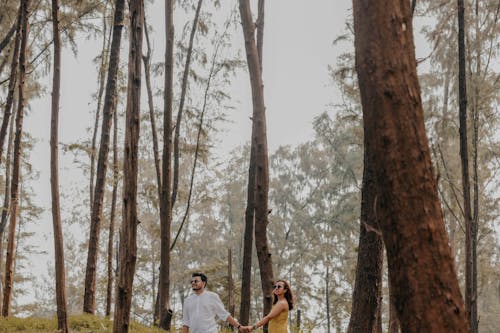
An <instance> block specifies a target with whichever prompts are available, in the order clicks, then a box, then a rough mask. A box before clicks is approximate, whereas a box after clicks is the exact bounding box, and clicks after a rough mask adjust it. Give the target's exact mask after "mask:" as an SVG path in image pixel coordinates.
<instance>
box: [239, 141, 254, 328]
mask: <svg viewBox="0 0 500 333" xmlns="http://www.w3.org/2000/svg"><path fill="white" fill-rule="evenodd" d="M254 218H255V147H254V143H253V140H252V142H251V143H250V164H249V167H248V186H247V207H246V210H245V234H244V239H243V263H242V272H241V302H240V323H242V324H243V325H248V324H249V321H250V302H251V298H252V246H253V238H254V221H255V220H254Z"/></svg>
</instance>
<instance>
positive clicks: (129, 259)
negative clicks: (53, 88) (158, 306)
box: [113, 0, 144, 333]
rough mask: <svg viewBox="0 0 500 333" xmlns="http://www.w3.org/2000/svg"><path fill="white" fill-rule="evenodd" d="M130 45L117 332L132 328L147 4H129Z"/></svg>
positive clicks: (114, 329)
mask: <svg viewBox="0 0 500 333" xmlns="http://www.w3.org/2000/svg"><path fill="white" fill-rule="evenodd" d="M129 6H130V9H129V11H130V30H129V32H130V46H129V60H128V85H127V111H126V127H125V147H124V159H123V179H124V180H123V219H122V228H121V238H120V271H119V276H118V286H117V290H116V300H115V315H114V325H113V332H114V333H126V332H128V330H129V327H130V324H129V322H130V306H131V304H132V285H133V282H134V274H135V262H136V258H137V225H138V223H139V221H138V219H137V173H138V167H137V166H138V159H139V156H138V142H139V128H140V126H139V125H140V102H141V61H142V60H141V57H142V34H143V27H144V3H143V1H142V0H131V1H130V5H129Z"/></svg>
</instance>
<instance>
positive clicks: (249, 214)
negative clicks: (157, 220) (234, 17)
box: [240, 0, 264, 325]
mask: <svg viewBox="0 0 500 333" xmlns="http://www.w3.org/2000/svg"><path fill="white" fill-rule="evenodd" d="M258 10H259V18H258V19H257V22H258V24H257V53H258V55H259V67H260V70H261V72H262V50H263V47H264V1H263V0H259V3H258ZM254 223H255V145H254V141H253V140H251V142H250V163H249V166H248V185H247V207H246V210H245V234H244V239H243V263H242V272H241V300H240V323H242V324H244V325H248V323H249V320H250V301H251V298H252V289H251V288H252V246H253V238H254Z"/></svg>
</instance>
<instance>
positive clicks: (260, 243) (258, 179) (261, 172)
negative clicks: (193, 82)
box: [239, 0, 273, 331]
mask: <svg viewBox="0 0 500 333" xmlns="http://www.w3.org/2000/svg"><path fill="white" fill-rule="evenodd" d="M239 8H240V15H241V22H242V26H243V35H244V38H245V50H246V55H247V63H248V71H249V74H250V83H251V88H252V104H253V117H252V120H253V122H252V141H253V142H252V143H253V145H254V147H255V170H256V174H255V246H256V248H257V256H258V259H259V268H260V277H261V287H262V293H263V295H264V299H263V303H264V304H263V305H264V306H263V312H264V315H266V314H267V313H269V311H270V310H271V306H272V285H273V266H272V260H271V253H270V251H269V245H268V241H267V225H268V223H269V221H268V213H269V212H268V208H267V202H268V191H269V165H268V156H267V154H268V151H267V133H266V114H265V111H266V110H265V105H264V87H263V83H262V72H261V69H260V60H259V55H258V51H257V45H256V43H255V35H254V32H255V25H254V23H253V22H252V13H251V10H250V4H249V1H248V0H240V2H239ZM264 330H265V331H267V325H266V326H265V327H264Z"/></svg>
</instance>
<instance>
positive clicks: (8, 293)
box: [2, 0, 29, 317]
mask: <svg viewBox="0 0 500 333" xmlns="http://www.w3.org/2000/svg"><path fill="white" fill-rule="evenodd" d="M20 10H21V11H22V14H21V17H22V20H21V21H22V24H21V31H22V33H21V47H20V50H19V79H18V95H19V100H18V107H17V113H16V136H15V139H14V161H13V165H12V180H11V184H12V185H11V194H10V202H11V210H10V225H9V241H8V244H7V258H6V261H5V282H4V289H3V306H2V315H3V316H4V317H8V316H9V315H10V301H11V297H12V281H13V273H14V272H13V270H14V258H15V256H14V242H15V236H16V223H17V213H18V209H19V181H20V173H21V154H22V147H21V142H22V133H23V116H24V106H25V103H26V101H25V96H24V82H25V77H26V65H27V61H26V50H27V44H28V30H29V25H28V16H29V0H22V1H21V8H20Z"/></svg>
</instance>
